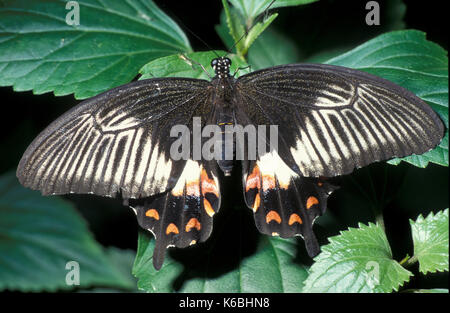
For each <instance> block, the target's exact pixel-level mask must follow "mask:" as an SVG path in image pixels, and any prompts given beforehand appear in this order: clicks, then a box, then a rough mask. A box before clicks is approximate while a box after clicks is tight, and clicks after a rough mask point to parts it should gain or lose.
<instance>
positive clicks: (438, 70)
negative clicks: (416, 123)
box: [326, 30, 448, 167]
mask: <svg viewBox="0 0 450 313" xmlns="http://www.w3.org/2000/svg"><path fill="white" fill-rule="evenodd" d="M326 63H329V64H334V65H341V66H346V67H350V68H355V69H359V70H362V71H366V72H369V73H371V74H374V75H377V76H380V77H383V78H385V79H388V80H390V81H392V82H394V83H396V84H398V85H400V86H402V87H404V88H406V89H408V90H410V91H412V92H413V93H414V94H416V95H417V96H419V97H420V98H422V99H423V100H425V101H426V102H427V103H428V104H430V106H431V107H432V108H433V109H434V110H435V111H436V112H437V113H438V114H439V116H440V117H441V119H442V120H443V122H444V124H445V125H446V127H447V130H446V133H445V137H444V139H443V140H442V142H441V143H440V144H439V145H438V146H437V147H436V148H435V149H433V150H431V151H429V152H426V153H424V154H422V155H420V156H416V155H414V156H409V157H405V158H402V159H401V160H403V161H406V162H408V163H411V164H413V165H415V166H418V167H425V166H426V165H427V164H428V163H429V162H433V163H436V164H440V165H444V166H448V57H447V51H445V50H444V49H442V48H441V47H440V46H439V45H437V44H435V43H432V42H430V41H427V40H426V38H425V33H423V32H419V31H415V30H406V31H394V32H389V33H386V34H383V35H381V36H378V37H376V38H374V39H372V40H369V41H368V42H366V43H364V44H362V45H360V46H358V47H356V48H355V49H353V50H351V51H349V52H347V53H344V54H342V55H340V56H338V57H335V58H332V59H330V60H328V61H327V62H326ZM399 162H400V160H397V159H394V160H393V161H390V163H391V164H398V163H399Z"/></svg>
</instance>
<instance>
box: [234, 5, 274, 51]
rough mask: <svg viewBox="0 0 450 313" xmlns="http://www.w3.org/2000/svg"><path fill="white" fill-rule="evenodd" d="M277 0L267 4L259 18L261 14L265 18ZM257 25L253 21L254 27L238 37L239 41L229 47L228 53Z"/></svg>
mask: <svg viewBox="0 0 450 313" xmlns="http://www.w3.org/2000/svg"><path fill="white" fill-rule="evenodd" d="M275 1H277V0H272V1H271V2H270V3H269V5H268V6H267V8H266V9H265V10H264V12H262V13H261V14H260V15H259V16H258V18H257V19H259V18H261V16H264V18H265V17H266V16H267V13H268V12H269V9H270V7H271V6H272V4H274V3H275ZM255 26H256V23H253V25H252V27H250V29H249V30H246V31H245V32H244V33H243V34H242V36H241V37H240V38H239V39H238V41H236V42H235V43H234V44H233V45H232V46H231V48H230V49H228V53H230V54H231V53H232V51H231V50H233V48H234V47H236V45H237V44H238V43H239V42H240V41H241V40H242V39H244V38H245V36H247V35H248V32H249V31H251V30H252V28H253V27H255Z"/></svg>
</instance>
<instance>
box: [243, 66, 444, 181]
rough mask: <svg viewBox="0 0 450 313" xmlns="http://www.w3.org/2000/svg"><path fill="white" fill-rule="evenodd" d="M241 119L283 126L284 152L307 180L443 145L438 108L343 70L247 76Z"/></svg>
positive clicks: (291, 69) (298, 69)
mask: <svg viewBox="0 0 450 313" xmlns="http://www.w3.org/2000/svg"><path fill="white" fill-rule="evenodd" d="M235 90H236V96H235V101H236V106H237V108H238V111H240V112H239V113H238V114H237V117H238V119H241V120H242V121H243V122H246V121H247V120H250V121H251V122H252V123H253V124H266V125H267V124H273V125H278V131H279V140H278V150H279V154H280V156H281V157H282V158H283V160H284V161H285V162H286V163H287V164H288V165H289V167H290V168H292V169H293V170H295V171H296V172H297V173H299V174H301V175H303V176H310V177H319V176H336V175H342V174H348V173H350V172H352V171H353V170H354V169H355V168H359V167H362V166H365V165H368V164H370V163H372V162H375V161H380V160H386V159H390V158H392V157H403V156H406V155H410V154H421V153H424V152H426V151H428V150H430V149H431V148H433V147H435V146H436V145H437V144H438V143H439V142H440V140H441V139H442V136H443V132H444V128H443V125H442V122H441V121H440V120H439V118H438V117H437V115H436V114H435V113H434V112H433V111H432V110H431V108H430V107H429V106H428V105H427V104H426V103H425V102H423V101H422V100H421V99H419V98H418V97H416V96H415V95H413V94H412V93H411V92H409V91H407V90H406V89H404V88H402V87H400V86H397V85H395V84H393V83H391V82H389V81H387V80H384V79H381V78H379V77H376V76H373V75H370V74H367V73H363V72H360V71H356V70H352V69H347V68H343V67H337V66H331V65H318V64H298V65H284V66H279V67H274V68H270V69H266V70H261V71H257V72H253V73H250V74H247V75H244V76H241V77H240V78H239V79H238V80H237V83H236V88H235Z"/></svg>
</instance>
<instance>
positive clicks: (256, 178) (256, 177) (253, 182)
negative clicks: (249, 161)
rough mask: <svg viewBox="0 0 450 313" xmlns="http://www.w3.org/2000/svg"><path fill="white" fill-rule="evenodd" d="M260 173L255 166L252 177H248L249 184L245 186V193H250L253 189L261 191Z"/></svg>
mask: <svg viewBox="0 0 450 313" xmlns="http://www.w3.org/2000/svg"><path fill="white" fill-rule="evenodd" d="M260 175H261V174H260V172H259V167H258V165H255V167H253V171H252V173H251V174H250V175H248V177H247V182H246V184H245V191H249V190H250V189H252V188H258V190H259V189H261V179H260Z"/></svg>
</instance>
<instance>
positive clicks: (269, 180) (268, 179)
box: [262, 175, 276, 191]
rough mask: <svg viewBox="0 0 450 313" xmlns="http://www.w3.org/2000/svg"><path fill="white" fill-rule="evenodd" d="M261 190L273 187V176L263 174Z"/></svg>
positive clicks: (274, 185)
mask: <svg viewBox="0 0 450 313" xmlns="http://www.w3.org/2000/svg"><path fill="white" fill-rule="evenodd" d="M262 180H263V190H264V191H266V190H268V189H275V187H276V184H275V176H273V175H263V178H262Z"/></svg>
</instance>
